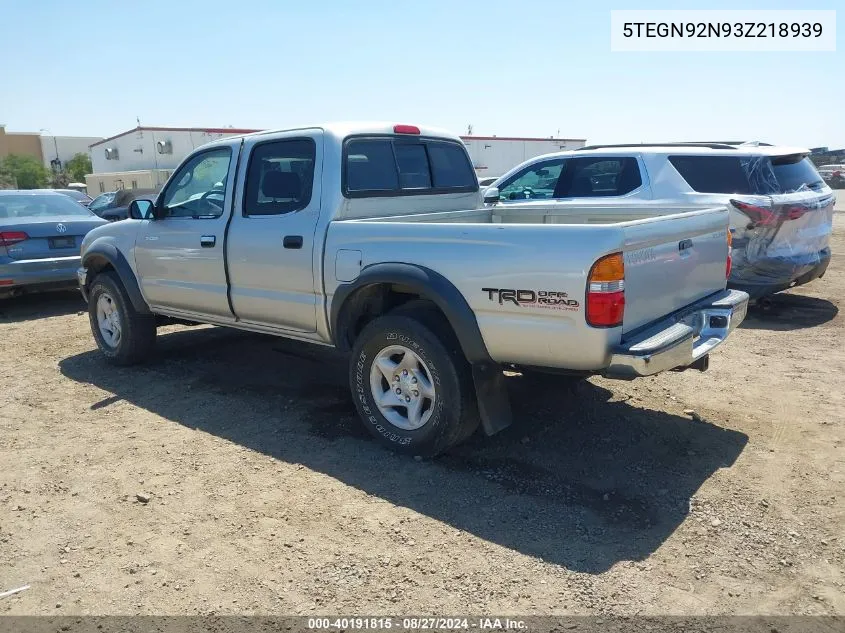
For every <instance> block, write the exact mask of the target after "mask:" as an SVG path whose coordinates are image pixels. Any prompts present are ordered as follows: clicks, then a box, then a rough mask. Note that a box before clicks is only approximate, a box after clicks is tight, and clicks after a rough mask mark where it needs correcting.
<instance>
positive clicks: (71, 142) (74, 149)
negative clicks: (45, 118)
mask: <svg viewBox="0 0 845 633" xmlns="http://www.w3.org/2000/svg"><path fill="white" fill-rule="evenodd" d="M101 138H103V137H102V136H49V135H46V134H42V135H41V158H42V160H43V161H44V166H45V167H47V168H52V166H53V164H54V161H55V160H56V158H58V159H59V161H61V164H62V167H64V166H65V165H67V162H68V161H69V160H70V159H71V158H73V157H74V156H76V155H77V154H87V153H88V151H89V148H90V146H91V144H92V143H96V142H98V141H99V140H100V139H101Z"/></svg>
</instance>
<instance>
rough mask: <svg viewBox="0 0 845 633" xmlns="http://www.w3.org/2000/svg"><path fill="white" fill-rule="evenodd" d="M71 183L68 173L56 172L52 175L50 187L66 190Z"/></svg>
mask: <svg viewBox="0 0 845 633" xmlns="http://www.w3.org/2000/svg"><path fill="white" fill-rule="evenodd" d="M70 181H71V180H70V175H69V174H68V173H67V172H66V171H54V172H53V173H52V174H50V187H51V188H52V189H64V188H65V187H67V186H68V184H69V183H70Z"/></svg>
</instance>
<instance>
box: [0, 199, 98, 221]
mask: <svg viewBox="0 0 845 633" xmlns="http://www.w3.org/2000/svg"><path fill="white" fill-rule="evenodd" d="M51 215H65V216H67V215H75V216H80V217H90V216H91V212H90V211H88V209H86V208H85V207H83V206H82V205H81V204H79V203H77V202H74V201H73V200H71V199H70V198H68V197H67V196H63V195H60V194H53V195H51V194H30V195H26V194H21V195H11V196H0V218H31V217H39V216H51Z"/></svg>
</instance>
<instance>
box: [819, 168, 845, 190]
mask: <svg viewBox="0 0 845 633" xmlns="http://www.w3.org/2000/svg"><path fill="white" fill-rule="evenodd" d="M819 175H820V176H821V177H822V178H823V179H824V181H825V182H826V183H827V184H828V186H829V187H830V188H831V189H842V188H845V165H822V166H821V167H819Z"/></svg>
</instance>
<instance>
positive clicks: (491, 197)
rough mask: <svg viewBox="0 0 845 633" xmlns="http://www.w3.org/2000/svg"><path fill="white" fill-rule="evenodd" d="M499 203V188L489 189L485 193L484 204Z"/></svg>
mask: <svg viewBox="0 0 845 633" xmlns="http://www.w3.org/2000/svg"><path fill="white" fill-rule="evenodd" d="M498 201H499V188H498V187H489V188H488V189H487V190H485V192H484V204H496V203H497V202H498Z"/></svg>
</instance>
